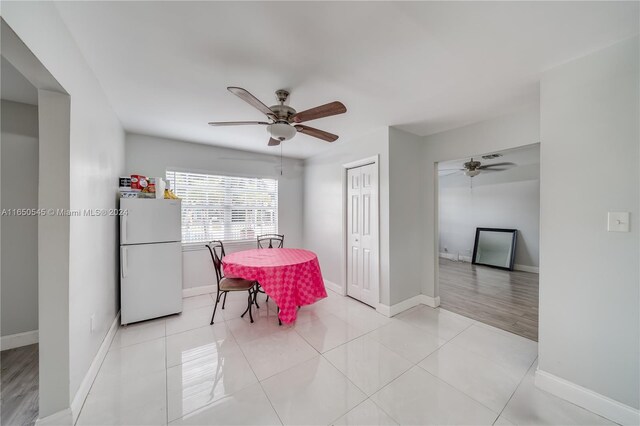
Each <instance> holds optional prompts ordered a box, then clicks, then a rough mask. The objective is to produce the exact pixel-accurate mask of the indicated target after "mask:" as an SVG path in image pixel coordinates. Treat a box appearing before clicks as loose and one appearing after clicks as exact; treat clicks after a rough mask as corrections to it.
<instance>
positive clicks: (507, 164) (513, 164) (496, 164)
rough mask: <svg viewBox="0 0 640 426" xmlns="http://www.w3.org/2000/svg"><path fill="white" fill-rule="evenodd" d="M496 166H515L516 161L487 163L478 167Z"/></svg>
mask: <svg viewBox="0 0 640 426" xmlns="http://www.w3.org/2000/svg"><path fill="white" fill-rule="evenodd" d="M495 166H515V163H493V164H486V165H484V166H480V167H478V168H479V169H487V168H489V167H495Z"/></svg>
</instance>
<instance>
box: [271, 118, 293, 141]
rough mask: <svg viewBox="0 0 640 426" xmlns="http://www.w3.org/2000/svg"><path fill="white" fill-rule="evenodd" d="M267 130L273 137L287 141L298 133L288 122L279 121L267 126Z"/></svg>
mask: <svg viewBox="0 0 640 426" xmlns="http://www.w3.org/2000/svg"><path fill="white" fill-rule="evenodd" d="M267 131H268V132H269V134H270V135H271V137H272V138H274V139H277V140H279V141H280V142H282V141H286V140H289V139H291V138H292V137H294V136H295V135H296V133H297V130H296V128H295V127H293V126H292V125H290V124H288V123H282V122H277V123H273V124H270V125H268V126H267Z"/></svg>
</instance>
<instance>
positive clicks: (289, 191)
mask: <svg viewBox="0 0 640 426" xmlns="http://www.w3.org/2000/svg"><path fill="white" fill-rule="evenodd" d="M290 143H295V141H292V142H290ZM274 150H275V151H276V152H279V149H277V148H275V149H274ZM283 165H284V171H283V174H282V175H280V168H279V166H280V158H279V157H277V156H273V155H266V154H256V153H252V152H247V151H239V150H234V149H228V148H220V147H214V146H210V145H203V144H196V143H189V142H183V141H176V140H170V139H163V138H158V137H153V136H144V135H136V134H127V143H126V170H127V171H126V174H131V173H141V174H144V175H146V176H165V171H166V170H167V168H172V167H175V168H180V169H186V170H193V171H201V172H210V173H214V174H215V173H218V174H230V175H240V176H256V177H258V176H259V177H269V178H274V179H278V231H279V232H280V233H282V234H284V235H285V246H287V247H301V246H302V216H303V215H302V204H303V203H302V190H303V179H304V172H303V161H302V160H298V159H293V158H284V159H283ZM243 248H255V243H251V244H249V245H248V246H246V245H242V246H240V245H234V244H225V249H227V250H226V251H227V252H229V253H231V252H233V251H234V250H237V249H243ZM183 262H184V263H183V271H184V272H183V287H184V288H192V287H201V286H205V285H212V284H215V273H214V271H213V267H212V264H211V257H210V254H209V252H208V250H207V249H206V248H205V247H204V246H201V247H200V248H199V249H198V248H194V247H188V248H185V249H184V251H183Z"/></svg>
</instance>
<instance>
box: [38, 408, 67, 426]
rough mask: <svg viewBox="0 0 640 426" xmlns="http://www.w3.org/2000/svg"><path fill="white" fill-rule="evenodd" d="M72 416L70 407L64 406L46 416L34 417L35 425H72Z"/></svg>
mask: <svg viewBox="0 0 640 426" xmlns="http://www.w3.org/2000/svg"><path fill="white" fill-rule="evenodd" d="M72 424H73V418H72V416H71V409H70V408H65V409H64V410H60V411H58V412H55V413H53V414H51V415H50V416H47V417H38V418H37V419H36V426H63V425H65V426H66V425H72Z"/></svg>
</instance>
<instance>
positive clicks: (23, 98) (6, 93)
mask: <svg viewBox="0 0 640 426" xmlns="http://www.w3.org/2000/svg"><path fill="white" fill-rule="evenodd" d="M0 76H1V78H0V88H1V89H0V90H1V92H2V93H1V95H0V98H2V99H5V100H7V101H13V102H22V103H23V104H29V105H38V90H37V89H36V88H35V86H33V85H32V84H31V83H29V80H27V79H26V78H25V77H24V76H23V75H22V74H20V72H19V71H18V70H17V69H16V68H15V67H14V66H13V65H11V62H9V61H8V60H6V59H5V57H4V56H2V60H1V62H0Z"/></svg>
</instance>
